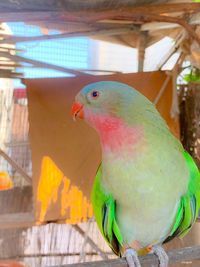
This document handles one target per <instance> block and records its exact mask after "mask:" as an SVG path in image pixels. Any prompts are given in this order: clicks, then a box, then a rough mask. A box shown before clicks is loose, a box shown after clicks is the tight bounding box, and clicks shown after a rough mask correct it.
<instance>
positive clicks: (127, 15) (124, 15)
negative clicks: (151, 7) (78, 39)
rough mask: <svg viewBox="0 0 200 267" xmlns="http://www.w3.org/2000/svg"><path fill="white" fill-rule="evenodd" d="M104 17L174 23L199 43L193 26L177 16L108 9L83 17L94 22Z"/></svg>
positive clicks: (89, 21) (141, 21)
mask: <svg viewBox="0 0 200 267" xmlns="http://www.w3.org/2000/svg"><path fill="white" fill-rule="evenodd" d="M106 19H111V20H120V19H121V20H125V21H126V20H128V21H133V22H137V23H144V22H150V21H157V22H167V23H175V24H178V25H180V26H182V27H183V28H185V30H186V31H187V32H188V34H189V35H190V36H191V37H192V38H193V39H194V40H196V41H197V43H198V44H199V45H200V37H199V35H198V34H197V33H196V32H195V30H194V28H193V27H192V26H191V25H190V24H188V23H187V21H186V20H184V19H180V18H177V17H171V16H165V15H162V16H161V15H156V14H153V13H149V12H147V11H145V12H142V13H141V12H139V11H137V12H136V11H135V12H134V13H132V12H128V11H127V12H121V11H116V10H109V11H105V12H96V14H92V15H88V16H87V18H85V22H87V23H94V22H97V21H101V20H106Z"/></svg>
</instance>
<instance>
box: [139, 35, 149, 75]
mask: <svg viewBox="0 0 200 267" xmlns="http://www.w3.org/2000/svg"><path fill="white" fill-rule="evenodd" d="M146 43H147V32H140V34H139V37H138V43H137V49H138V72H142V71H143V70H144V58H145V49H146Z"/></svg>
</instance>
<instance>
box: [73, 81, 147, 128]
mask: <svg viewBox="0 0 200 267" xmlns="http://www.w3.org/2000/svg"><path fill="white" fill-rule="evenodd" d="M141 97H143V98H145V97H144V96H142V95H141V94H140V93H139V92H138V91H136V90H135V89H133V88H132V87H130V86H128V85H125V84H122V83H119V82H112V81H102V82H97V83H93V84H90V85H87V86H85V87H84V88H83V89H82V90H81V91H80V92H79V93H78V94H77V95H76V97H75V103H74V104H73V108H72V115H73V118H76V117H79V118H81V119H84V120H85V121H86V122H88V123H89V124H91V123H90V119H91V116H95V117H96V116H98V115H101V116H102V117H103V116H105V117H106V116H111V117H115V118H123V119H124V118H126V117H127V116H129V114H128V112H126V111H129V107H130V106H133V105H137V106H138V101H139V99H140V98H141ZM146 100H147V99H146ZM147 101H148V100H147Z"/></svg>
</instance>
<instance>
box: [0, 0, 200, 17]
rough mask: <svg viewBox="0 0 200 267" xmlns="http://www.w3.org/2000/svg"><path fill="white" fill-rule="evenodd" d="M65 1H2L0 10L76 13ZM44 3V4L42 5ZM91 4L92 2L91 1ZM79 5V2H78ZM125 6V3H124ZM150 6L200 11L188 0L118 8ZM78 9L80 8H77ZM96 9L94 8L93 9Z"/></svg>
mask: <svg viewBox="0 0 200 267" xmlns="http://www.w3.org/2000/svg"><path fill="white" fill-rule="evenodd" d="M65 2H67V1H62V3H63V4H62V3H59V4H58V3H57V2H52V4H51V3H49V1H48V5H45V4H44V3H45V1H42V2H41V1H40V2H38V4H37V3H36V2H35V1H34V2H31V1H29V2H27V1H26V0H19V1H17V2H13V1H12V2H11V1H2V2H0V12H1V13H6V12H9V11H11V12H12V11H15V12H20V11H27V10H29V11H31V12H34V11H35V12H40V11H41V10H42V12H44V13H52V14H53V12H55V11H56V12H57V13H58V12H68V11H70V12H73V13H75V11H74V10H70V9H69V4H68V5H67V4H66V3H65ZM16 3H17V4H16ZM42 3H43V5H42ZM90 4H91V3H90ZM76 6H77V4H76ZM123 6H124V3H123ZM111 8H112V9H115V7H114V6H113V7H111ZM147 8H148V10H149V12H152V13H156V14H158V13H159V14H161V13H173V12H191V11H198V10H200V5H199V3H188V2H186V1H184V0H183V2H181V3H173V4H165V3H159V4H155V3H154V4H151V5H140V6H131V5H129V6H126V7H119V4H118V10H123V11H126V10H131V11H133V12H134V11H142V12H143V11H145V10H146V9H147ZM100 9H105V6H102V5H101V6H97V8H96V10H100ZM76 10H78V8H76ZM92 10H94V8H93V9H92ZM86 12H90V11H88V10H87V11H86V10H83V9H82V8H80V9H79V11H76V13H78V14H84V13H86Z"/></svg>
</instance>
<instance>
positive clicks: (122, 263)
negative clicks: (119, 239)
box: [52, 246, 200, 267]
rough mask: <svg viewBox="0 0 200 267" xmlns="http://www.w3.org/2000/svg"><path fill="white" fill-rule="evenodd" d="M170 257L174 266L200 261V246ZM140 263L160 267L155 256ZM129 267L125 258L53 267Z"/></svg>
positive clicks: (177, 252) (178, 251)
mask: <svg viewBox="0 0 200 267" xmlns="http://www.w3.org/2000/svg"><path fill="white" fill-rule="evenodd" d="M167 254H168V256H169V264H174V263H177V262H185V261H191V260H196V259H200V246H195V247H186V248H181V249H177V250H173V251H169V252H167ZM139 259H140V263H141V266H142V267H149V266H154V267H159V261H158V257H157V256H155V255H153V254H147V255H143V256H139ZM105 266H107V267H108V266H109V267H127V266H128V265H127V262H126V260H125V259H124V258H118V259H114V260H108V261H93V262H85V263H76V264H68V265H59V266H52V267H105Z"/></svg>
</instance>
